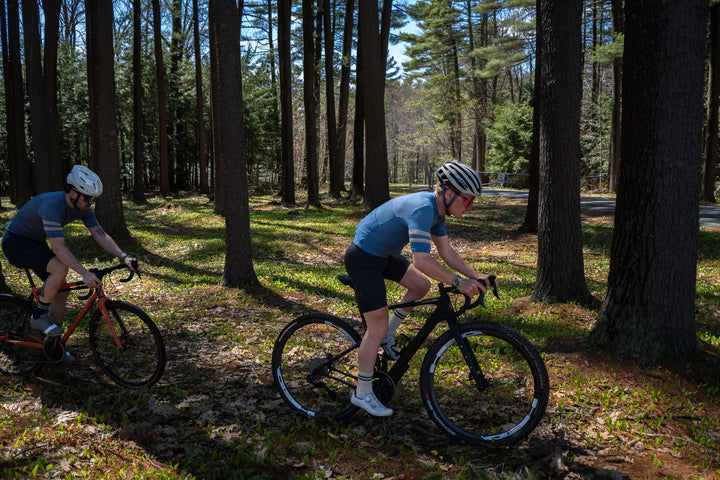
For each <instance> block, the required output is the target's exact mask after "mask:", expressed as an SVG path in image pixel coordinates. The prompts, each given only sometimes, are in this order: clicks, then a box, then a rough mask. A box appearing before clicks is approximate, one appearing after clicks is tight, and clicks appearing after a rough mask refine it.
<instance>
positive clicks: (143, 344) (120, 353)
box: [90, 300, 166, 388]
mask: <svg viewBox="0 0 720 480" xmlns="http://www.w3.org/2000/svg"><path fill="white" fill-rule="evenodd" d="M105 307H106V308H107V311H108V314H109V317H110V321H111V322H112V328H113V330H114V331H115V333H116V334H117V336H118V339H119V340H120V342H121V344H122V347H123V348H118V345H117V343H116V342H115V337H114V336H113V335H112V333H111V331H110V328H109V327H108V322H107V321H106V319H105V317H103V315H102V312H101V311H100V309H97V310H96V311H95V314H94V315H93V317H92V320H91V321H90V346H91V347H92V351H93V354H94V355H95V360H96V361H97V363H98V365H99V366H100V368H101V369H102V370H103V371H104V372H105V373H106V374H107V375H108V377H110V378H111V379H112V380H113V381H114V382H115V383H117V384H118V385H120V386H123V387H126V388H143V387H151V386H153V385H154V384H155V383H157V382H158V380H160V378H161V377H162V374H163V372H164V371H165V363H166V355H165V343H164V342H163V338H162V335H161V334H160V330H159V329H158V328H157V326H156V325H155V324H154V323H153V321H152V320H151V319H150V317H149V316H148V314H147V313H145V312H144V311H143V310H142V309H141V308H140V307H137V306H135V305H133V304H131V303H127V302H122V301H110V300H108V301H106V302H105Z"/></svg>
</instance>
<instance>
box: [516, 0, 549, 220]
mask: <svg viewBox="0 0 720 480" xmlns="http://www.w3.org/2000/svg"><path fill="white" fill-rule="evenodd" d="M542 7H543V5H542V0H536V2H535V12H536V14H535V17H536V18H538V19H539V18H540V14H541V12H542ZM542 37H543V26H542V23H541V22H540V21H538V22H537V29H536V32H535V84H534V85H533V102H532V104H533V131H532V145H531V147H530V188H529V191H528V203H527V207H526V208H525V219H524V220H523V224H522V225H521V226H520V228H518V231H519V232H522V233H537V231H538V195H539V189H540V95H541V94H542V93H541V91H540V79H541V78H542V69H543V58H544V53H543V52H542V49H543V42H542Z"/></svg>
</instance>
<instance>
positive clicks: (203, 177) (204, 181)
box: [193, 0, 210, 194]
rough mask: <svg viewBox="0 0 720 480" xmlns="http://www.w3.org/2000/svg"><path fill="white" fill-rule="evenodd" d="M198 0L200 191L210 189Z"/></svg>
mask: <svg viewBox="0 0 720 480" xmlns="http://www.w3.org/2000/svg"><path fill="white" fill-rule="evenodd" d="M198 17H199V15H198V0H193V46H194V50H195V115H196V118H197V127H196V128H197V142H198V164H199V166H200V168H199V170H200V172H199V174H200V179H199V184H200V193H203V194H206V193H208V192H209V191H210V188H209V186H208V162H207V148H206V146H205V111H204V107H203V84H202V81H203V80H202V54H201V52H200V26H199V24H200V22H199V18H198Z"/></svg>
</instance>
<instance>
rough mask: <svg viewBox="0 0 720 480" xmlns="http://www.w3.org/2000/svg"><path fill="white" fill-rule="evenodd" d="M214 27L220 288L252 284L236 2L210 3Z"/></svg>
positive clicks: (211, 19)
mask: <svg viewBox="0 0 720 480" xmlns="http://www.w3.org/2000/svg"><path fill="white" fill-rule="evenodd" d="M210 21H211V22H212V23H213V25H214V30H213V33H214V35H213V37H212V40H211V41H212V42H213V43H214V45H215V47H214V48H215V51H216V52H217V66H216V68H217V73H218V74H217V75H215V76H214V77H213V81H214V82H215V88H214V89H213V92H214V93H215V94H216V95H217V101H216V102H215V104H216V105H217V108H218V112H217V118H218V122H217V126H216V127H217V133H218V137H219V139H218V140H219V141H218V144H219V146H220V149H221V151H222V155H221V157H222V161H223V163H224V166H223V177H222V182H220V183H218V185H217V188H218V189H220V188H222V189H223V190H224V196H225V201H226V209H225V268H224V270H223V278H222V280H221V285H225V286H229V287H240V286H247V285H251V284H257V283H258V280H257V276H256V275H255V270H254V268H253V263H252V254H251V252H252V249H251V247H252V245H251V238H250V208H249V203H248V202H249V199H248V189H247V174H246V169H247V164H246V160H245V129H244V122H243V100H242V69H241V62H240V13H239V11H238V6H237V3H236V2H235V0H214V1H212V2H210Z"/></svg>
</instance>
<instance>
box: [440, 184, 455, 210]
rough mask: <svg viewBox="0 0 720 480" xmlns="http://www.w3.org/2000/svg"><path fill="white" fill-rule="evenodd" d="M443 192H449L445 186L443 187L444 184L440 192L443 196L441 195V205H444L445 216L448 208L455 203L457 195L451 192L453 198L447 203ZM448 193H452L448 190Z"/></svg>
mask: <svg viewBox="0 0 720 480" xmlns="http://www.w3.org/2000/svg"><path fill="white" fill-rule="evenodd" d="M445 190H450V189H449V188H448V187H447V186H445V184H443V186H442V191H443V195H442V197H443V205H445V215H447V214H448V213H449V212H448V209H449V208H450V205H452V203H453V202H454V201H455V199H456V198H457V196H458V194H457V193H455V192H453V194H454V195H453V197H452V198H451V199H450V201H449V202H448V201H447V197H446V196H445ZM450 191H451V192H452V190H450Z"/></svg>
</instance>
